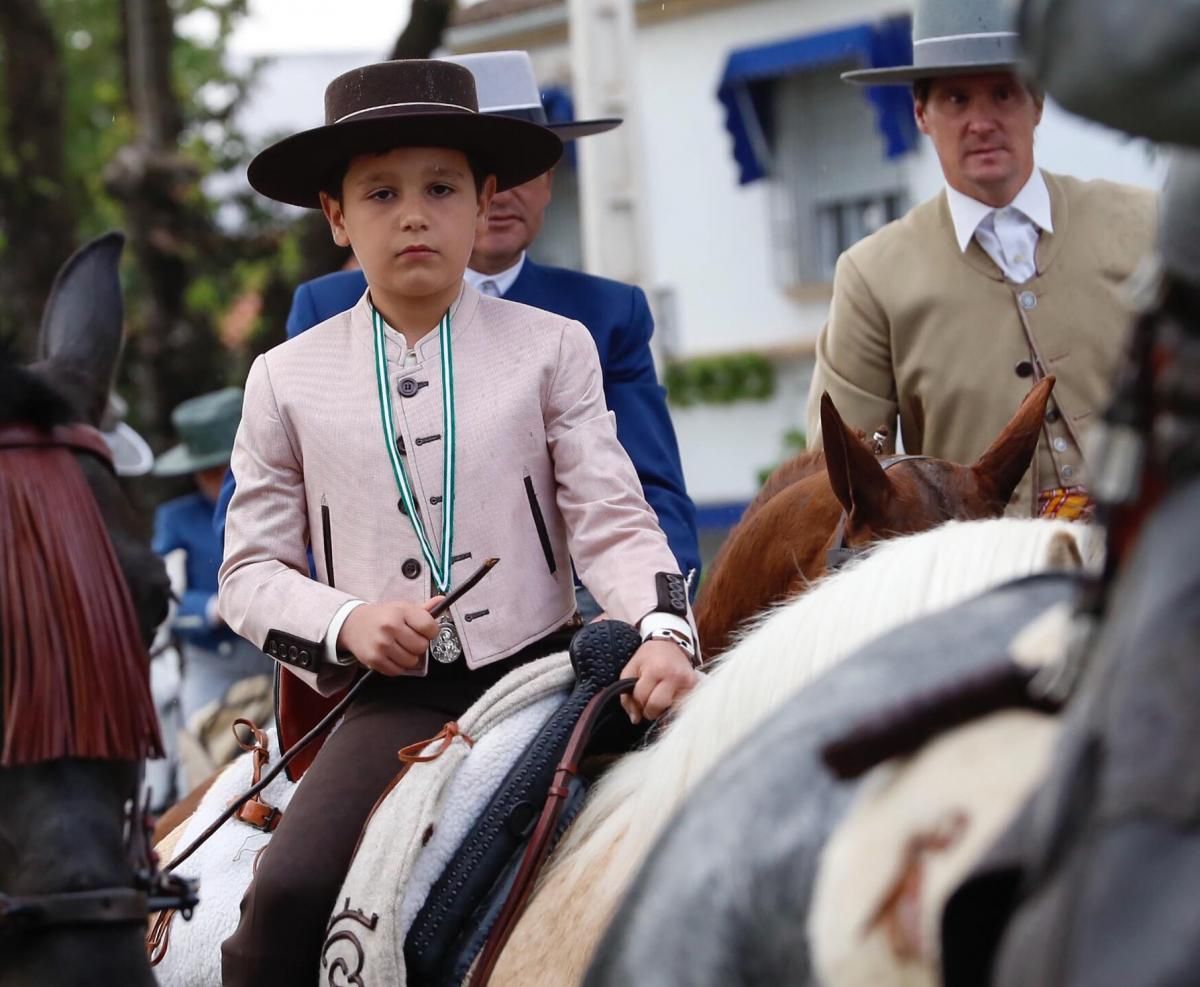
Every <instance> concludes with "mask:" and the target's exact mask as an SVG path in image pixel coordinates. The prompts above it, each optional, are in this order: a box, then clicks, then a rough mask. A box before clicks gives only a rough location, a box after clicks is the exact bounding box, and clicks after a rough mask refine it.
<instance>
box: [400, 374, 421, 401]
mask: <svg viewBox="0 0 1200 987" xmlns="http://www.w3.org/2000/svg"><path fill="white" fill-rule="evenodd" d="M419 389H420V388H419V386H418V384H417V382H416V381H415V380H413V379H412V378H411V377H405V378H404V380H402V381H400V384H399V387H398V388H397V390H399V392H400V396H401V397H402V398H411V397H412V396H413V395H414V394H416V393H417V391H418V390H419Z"/></svg>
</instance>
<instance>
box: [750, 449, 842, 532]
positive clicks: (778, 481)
mask: <svg viewBox="0 0 1200 987" xmlns="http://www.w3.org/2000/svg"><path fill="white" fill-rule="evenodd" d="M818 473H820V474H821V475H824V473H825V453H824V452H823V451H821V450H820V449H809V450H805V451H804V452H801V453H797V454H796V455H795V456H793V457H792V458H791V459H789V460H788V461H787V462H786V463H784V464H783V465H781V466H779V467H777V468H776V469H775V471H774V472H773V473H772V474H771V475H770V476H768V477H767V480H766V482H765V483H764V484H763V485H762V488H761V489H760V490H759V491H758V493H757V494H755V496H754V499H753V500H752V501H750V506H749V507H747V508H746V512H745V513H744V514H743V515H742V521H743V522H744V521H745V520H746V519H747V518H750V517H752V516H753V515H754V514H757V513H758V511H759V509H760V508H761V507H762V506H763V505H764V504H765V503H766V502H767V501H769V500H770V499H771V498H773V497H774V496H775V495H776V494H778V493H780V492H781V491H783V490H786V489H787V488H788V487H790V486H791V485H792V484H793V483H797V482H799V481H800V480H804V479H807V478H808V477H810V476H814V475H816V474H818Z"/></svg>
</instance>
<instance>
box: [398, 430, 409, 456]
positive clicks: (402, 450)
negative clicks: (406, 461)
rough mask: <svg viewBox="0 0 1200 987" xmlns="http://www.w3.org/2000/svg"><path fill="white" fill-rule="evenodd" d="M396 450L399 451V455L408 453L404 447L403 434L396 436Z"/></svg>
mask: <svg viewBox="0 0 1200 987" xmlns="http://www.w3.org/2000/svg"><path fill="white" fill-rule="evenodd" d="M396 451H397V452H398V453H400V455H401V456H407V455H408V450H407V449H405V448H404V436H403V435H397V436H396Z"/></svg>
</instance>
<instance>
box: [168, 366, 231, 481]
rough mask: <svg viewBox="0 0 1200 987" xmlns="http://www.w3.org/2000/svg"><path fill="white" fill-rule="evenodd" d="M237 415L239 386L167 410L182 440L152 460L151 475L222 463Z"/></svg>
mask: <svg viewBox="0 0 1200 987" xmlns="http://www.w3.org/2000/svg"><path fill="white" fill-rule="evenodd" d="M241 418H242V389H241V388H240V387H226V388H225V389H224V390H220V391H213V392H212V393H210V394H202V395H200V397H198V398H192V399H191V400H190V401H184V402H183V403H182V404H181V405H179V407H177V408H176V409H175V410H174V411H172V412H171V424H173V425H174V426H175V431H176V432H177V433H178V435H179V437H180V438H181V439H182V440H183V441H182V442H180V443H179V445H177V446H174V447H173V448H171V449H168V450H167V451H166V452H164V453H163V454H162V455H161V456H159V457H158V459H157V460H155V462H154V475H155V476H179V475H180V474H182V473H197V472H199V471H200V470H206V469H211V468H212V467H214V466H223V465H225V464H226V463H228V462H229V455H230V453H232V452H233V440H234V437H235V436H236V435H237V428H238V422H239V421H241Z"/></svg>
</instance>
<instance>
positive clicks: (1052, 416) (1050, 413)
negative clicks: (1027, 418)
mask: <svg viewBox="0 0 1200 987" xmlns="http://www.w3.org/2000/svg"><path fill="white" fill-rule="evenodd" d="M1061 417H1062V415H1060V414H1059V413H1058V409H1057V408H1049V409H1048V410H1047V411H1046V421H1048V422H1049V423H1050V424H1051V425H1053V424H1054V423H1055V422H1056V421H1058V420H1059V419H1060V418H1061Z"/></svg>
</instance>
